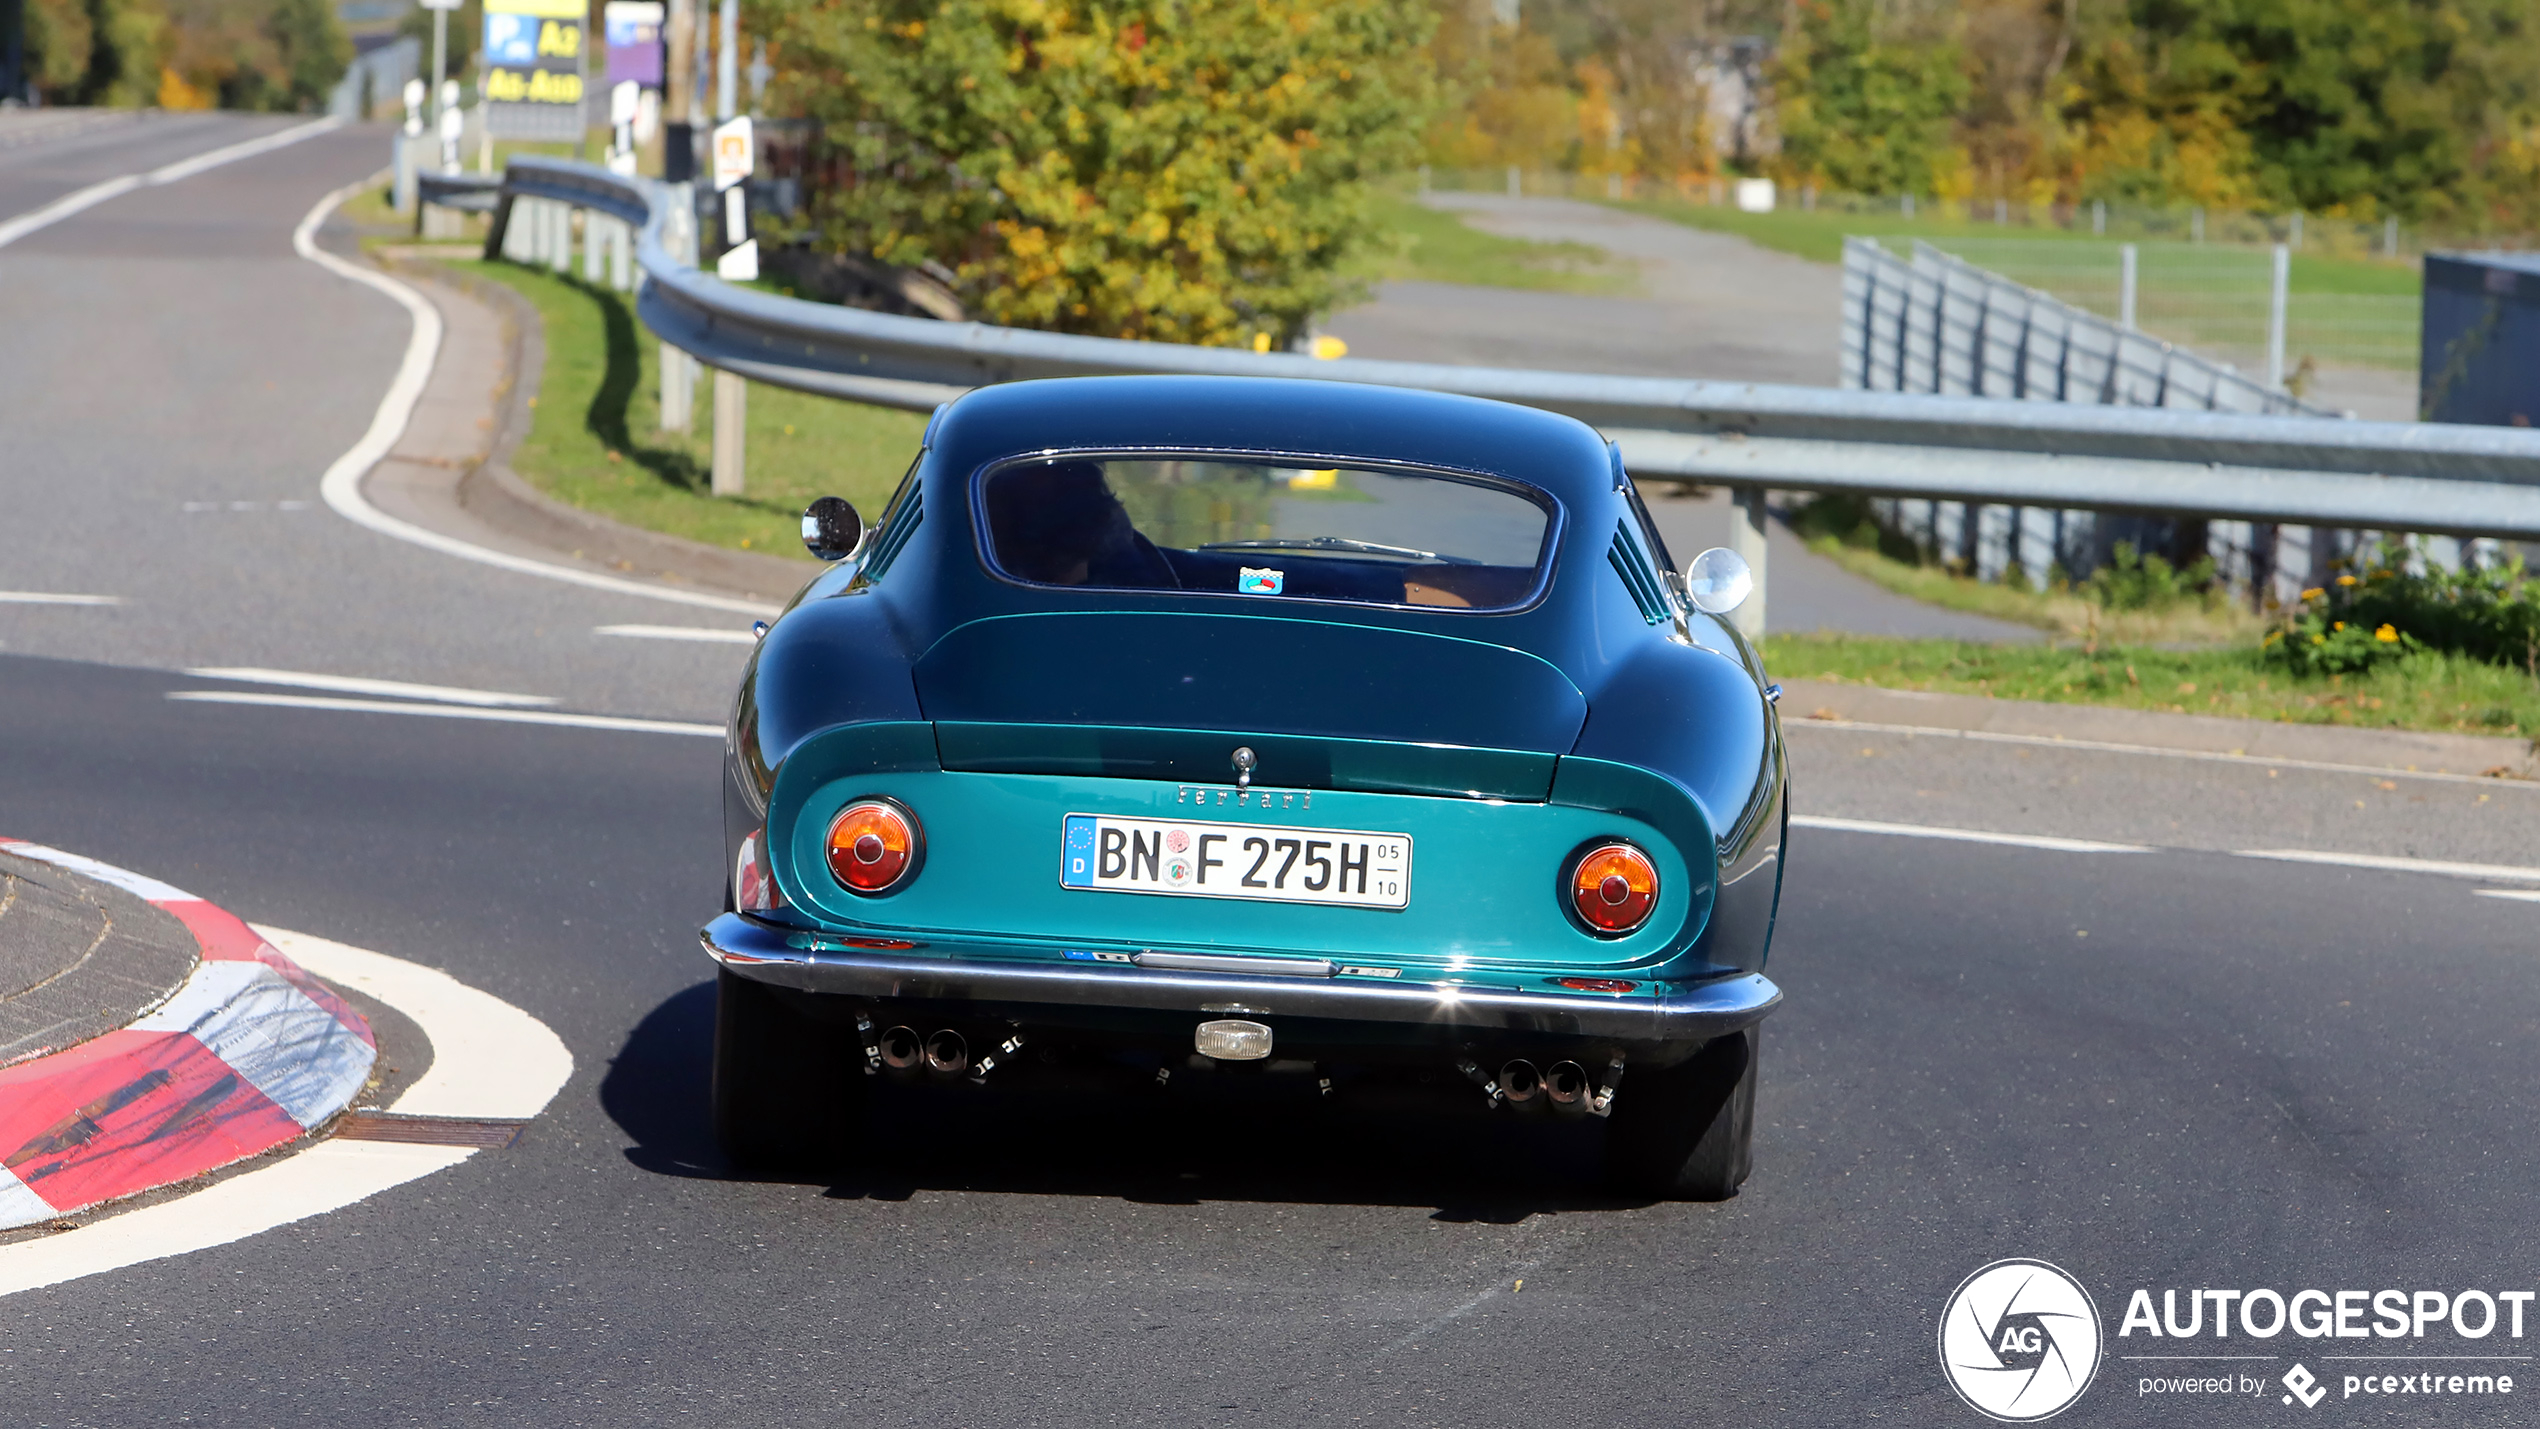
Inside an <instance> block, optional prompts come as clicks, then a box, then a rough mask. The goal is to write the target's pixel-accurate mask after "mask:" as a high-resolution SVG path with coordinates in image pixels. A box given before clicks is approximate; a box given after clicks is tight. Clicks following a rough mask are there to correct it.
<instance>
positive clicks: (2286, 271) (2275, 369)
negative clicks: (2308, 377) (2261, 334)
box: [2267, 243, 2293, 387]
mask: <svg viewBox="0 0 2540 1429" xmlns="http://www.w3.org/2000/svg"><path fill="white" fill-rule="evenodd" d="M2292 272H2293V255H2292V250H2290V249H2288V248H2286V247H2285V246H2284V245H2283V244H2281V243H2279V244H2277V245H2276V246H2275V266H2274V272H2273V275H2272V277H2271V278H2270V280H2269V282H2268V288H2267V385H2268V386H2269V387H2282V386H2283V385H2284V308H2285V300H2286V297H2287V296H2288V290H2289V289H2290V287H2291V286H2292V285H2291V277H2292Z"/></svg>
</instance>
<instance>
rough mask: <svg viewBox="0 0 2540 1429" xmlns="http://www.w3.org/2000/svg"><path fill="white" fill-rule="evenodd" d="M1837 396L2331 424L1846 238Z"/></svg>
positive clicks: (2045, 304) (2029, 293) (2045, 306)
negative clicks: (1900, 395)
mask: <svg viewBox="0 0 2540 1429" xmlns="http://www.w3.org/2000/svg"><path fill="white" fill-rule="evenodd" d="M1840 385H1842V386H1845V387H1853V388H1862V389H1866V390H1869V391H1873V392H1932V393H1938V394H1940V395H1943V396H1965V397H2008V398H2011V399H2013V400H2015V401H2023V402H2095V403H2102V404H2105V405H2108V406H2112V407H2166V408H2169V409H2171V410H2174V411H2178V410H2184V411H2202V412H2243V413H2248V414H2251V415H2255V416H2270V417H2273V416H2306V417H2333V416H2335V415H2337V414H2336V413H2334V412H2331V411H2328V410H2327V409H2325V408H2321V407H2315V406H2312V405H2310V404H2309V403H2306V402H2304V401H2302V400H2301V399H2300V398H2298V397H2295V396H2294V395H2293V394H2292V393H2290V392H2286V391H2284V390H2282V389H2280V388H2274V387H2269V386H2268V385H2267V384H2265V383H2263V382H2260V381H2258V380H2256V379H2255V378H2252V377H2250V376H2248V375H2247V374H2246V373H2243V372H2241V371H2239V370H2238V369H2236V368H2234V367H2231V366H2229V365H2228V364H2225V363H2220V362H2215V361H2213V360H2211V359H2209V358H2206V357H2203V356H2200V355H2199V354H2197V353H2194V352H2191V351H2189V350H2187V349H2186V348H2183V347H2180V346H2178V345H2177V344H2176V343H2170V342H2163V341H2162V340H2160V339H2159V338H2156V337H2153V336H2151V335H2150V334H2148V333H2143V332H2139V331H2137V330H2135V329H2134V328H2131V327H2128V326H2125V325H2124V324H2122V323H2116V322H2111V321H2109V320H2108V319H2106V318H2103V317H2101V316H2099V315H2098V314H2097V313H2093V312H2088V311H2086V310H2084V309H2081V308H2077V307H2074V306H2073V305H2072V304H2070V303H2067V302H2065V301H2063V300H2062V299H2060V298H2056V297H2053V296H2051V295H2049V294H2046V293H2041V292H2039V291H2037V290H2036V289H2034V288H2029V287H2023V286H2022V285H2020V284H2018V283H2014V282H2012V281H2011V280H2010V279H2008V278H2005V277H2003V276H2002V275H2000V274H1998V273H1992V272H1988V271H1986V270H1985V269H1982V268H1979V267H1977V266H1976V265H1975V264H1973V263H1969V262H1967V261H1966V260H1964V259H1962V258H1959V257H1957V256H1956V255H1954V254H1950V253H1946V252H1943V251H1942V250H1940V249H1939V248H1936V247H1934V246H1932V245H1931V244H1929V243H1926V242H1924V241H1923V240H1921V239H1919V238H1917V239H1915V240H1914V256H1913V258H1912V259H1911V260H1907V259H1903V258H1899V257H1897V256H1896V255H1895V254H1893V253H1890V252H1888V251H1887V249H1886V248H1884V247H1882V246H1881V245H1880V244H1879V243H1878V242H1877V241H1876V240H1873V239H1868V238H1847V239H1845V240H1843V377H1842V382H1841V384H1840Z"/></svg>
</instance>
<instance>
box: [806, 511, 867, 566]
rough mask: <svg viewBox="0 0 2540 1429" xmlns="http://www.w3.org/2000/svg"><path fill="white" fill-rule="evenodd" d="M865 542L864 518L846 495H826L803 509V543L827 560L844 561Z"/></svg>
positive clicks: (812, 551)
mask: <svg viewBox="0 0 2540 1429" xmlns="http://www.w3.org/2000/svg"><path fill="white" fill-rule="evenodd" d="M863 539H864V518H863V517H861V516H858V515H856V514H855V507H853V506H851V505H849V504H848V503H847V499H846V498H845V497H843V496H824V497H821V498H820V499H819V500H817V501H815V502H813V503H811V505H809V506H807V507H805V508H803V544H804V545H805V546H808V547H810V548H811V553H812V554H813V555H815V556H818V557H819V558H820V559H822V560H824V561H843V560H845V559H846V558H847V557H849V556H852V555H854V554H855V548H856V542H858V541H861V540H863Z"/></svg>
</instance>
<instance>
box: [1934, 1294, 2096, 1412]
mask: <svg viewBox="0 0 2540 1429" xmlns="http://www.w3.org/2000/svg"><path fill="white" fill-rule="evenodd" d="M2099 1346H2100V1340H2099V1307H2098V1306H2096V1305H2094V1304H2092V1303H2091V1299H2090V1292H2089V1291H2087V1290H2084V1289H2083V1288H2082V1285H2081V1282H2080V1281H2078V1280H2075V1279H2074V1278H2072V1277H2071V1276H2069V1275H2067V1274H2065V1273H2064V1272H2063V1271H2062V1270H2060V1269H2058V1268H2056V1267H2055V1266H2052V1265H2049V1264H2047V1263H2046V1262H2045V1261H2042V1260H1997V1261H1995V1262H1993V1263H1992V1264H1991V1265H1988V1266H1985V1267H1984V1268H1983V1269H1981V1270H1978V1271H1977V1272H1976V1273H1975V1274H1973V1275H1970V1276H1968V1277H1967V1278H1966V1280H1964V1281H1963V1282H1961V1283H1960V1284H1959V1286H1958V1289H1957V1293H1955V1294H1953V1295H1951V1296H1950V1297H1949V1305H1948V1307H1947V1308H1946V1309H1944V1310H1942V1311H1941V1315H1940V1368H1941V1372H1942V1373H1943V1374H1945V1375H1947V1376H1948V1378H1949V1387H1950V1388H1951V1389H1954V1390H1956V1391H1958V1397H1959V1398H1960V1399H1963V1400H1965V1401H1967V1404H1968V1406H1969V1407H1970V1408H1972V1409H1974V1410H1975V1411H1976V1412H1977V1413H1979V1414H1982V1415H1985V1416H1986V1417H1988V1418H1992V1419H1999V1420H2002V1421H2004V1422H2005V1423H2011V1424H2026V1423H2032V1422H2034V1421H2036V1420H2040V1419H2052V1418H2053V1417H2055V1416H2056V1415H2058V1414H2061V1413H2063V1412H2064V1410H2066V1409H2068V1408H2070V1407H2071V1405H2072V1403H2073V1401H2074V1400H2077V1399H2079V1398H2081V1394H2082V1391H2083V1390H2085V1389H2088V1388H2090V1381H2091V1377H2092V1376H2094V1375H2096V1374H2097V1373H2098V1372H2099V1357H2100V1356H2099Z"/></svg>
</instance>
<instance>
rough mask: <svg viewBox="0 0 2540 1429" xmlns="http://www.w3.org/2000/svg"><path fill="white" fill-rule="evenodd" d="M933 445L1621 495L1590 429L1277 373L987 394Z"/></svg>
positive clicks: (947, 417) (999, 454)
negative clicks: (1293, 464)
mask: <svg viewBox="0 0 2540 1429" xmlns="http://www.w3.org/2000/svg"><path fill="white" fill-rule="evenodd" d="M928 445H929V446H930V447H932V448H934V450H935V452H936V453H937V454H938V455H939V456H940V457H941V458H942V460H943V462H944V464H945V466H946V468H948V469H949V470H950V471H953V472H958V473H961V474H964V475H967V474H968V473H970V472H974V471H976V470H978V469H979V468H980V467H981V466H984V465H986V464H988V463H990V462H993V461H996V460H999V459H1001V458H1004V457H1010V456H1016V455H1020V454H1023V453H1026V452H1040V451H1051V450H1071V449H1073V450H1086V449H1115V450H1118V449H1130V450H1135V449H1141V448H1144V449H1154V450H1165V451H1234V452H1262V453H1284V454H1293V455H1299V456H1328V457H1335V458H1344V459H1351V458H1354V459H1357V460H1362V461H1382V462H1401V463H1406V464H1411V465H1418V466H1435V467H1444V468H1447V469H1450V470H1457V471H1473V472H1482V473H1486V474H1489V475H1494V476H1502V477H1507V478H1510V479H1513V480H1516V481H1522V482H1526V483H1528V484H1530V485H1533V486H1537V487H1540V488H1542V489H1543V490H1544V491H1546V492H1547V493H1549V494H1551V495H1552V496H1553V497H1554V498H1556V499H1557V500H1559V501H1561V502H1562V503H1563V504H1564V505H1567V506H1570V507H1571V508H1573V509H1574V510H1577V509H1583V508H1592V506H1593V504H1594V500H1595V497H1596V496H1597V494H1598V493H1600V492H1604V491H1609V490H1610V489H1611V488H1612V485H1613V476H1612V467H1611V465H1610V461H1609V458H1608V456H1607V454H1606V450H1605V442H1604V439H1603V438H1601V437H1599V436H1598V435H1597V434H1596V431H1595V430H1594V429H1593V428H1591V427H1589V426H1588V425H1587V424H1586V423H1584V422H1580V421H1578V420H1576V419H1574V418H1570V417H1564V416H1560V415H1558V414H1555V413H1551V412H1543V411H1537V410H1536V409H1534V408H1531V407H1519V406H1514V405H1512V404H1509V403H1506V402H1492V401H1486V400H1484V399H1482V398H1478V397H1458V396H1453V395H1450V394H1447V393H1443V392H1419V391H1413V390H1411V389H1409V388H1402V387H1378V386H1372V385H1368V384H1364V383H1354V382H1317V381H1308V380H1303V379H1292V378H1267V377H1069V378H1055V379H1050V380H1046V381H1036V382H1009V383H1002V384H999V385H997V386H993V387H982V388H978V389H976V390H974V391H972V392H970V393H968V394H966V395H964V396H963V397H961V398H960V399H959V400H958V401H955V402H954V403H952V404H951V405H950V406H948V407H946V408H944V409H943V411H942V413H941V414H940V416H939V417H938V419H937V421H936V423H935V426H934V430H933V431H932V432H931V433H930V435H929V439H928Z"/></svg>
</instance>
